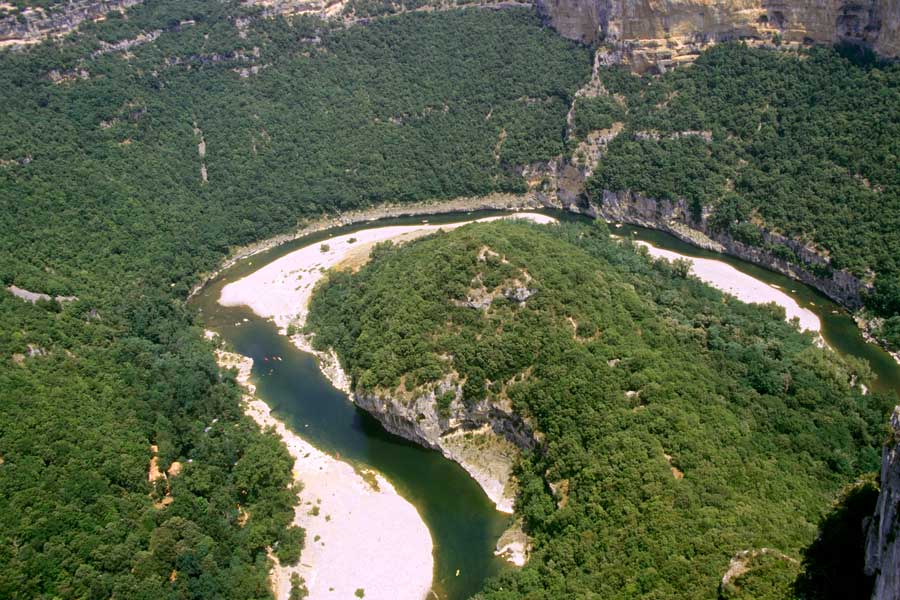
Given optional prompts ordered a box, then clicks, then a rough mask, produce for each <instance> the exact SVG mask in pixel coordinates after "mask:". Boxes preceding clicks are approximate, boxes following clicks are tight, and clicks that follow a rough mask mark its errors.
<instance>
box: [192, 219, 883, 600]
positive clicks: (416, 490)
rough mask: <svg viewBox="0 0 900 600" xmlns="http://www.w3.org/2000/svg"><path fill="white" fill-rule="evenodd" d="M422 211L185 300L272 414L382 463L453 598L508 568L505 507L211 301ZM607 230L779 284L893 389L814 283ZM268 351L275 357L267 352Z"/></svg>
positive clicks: (243, 315)
mask: <svg viewBox="0 0 900 600" xmlns="http://www.w3.org/2000/svg"><path fill="white" fill-rule="evenodd" d="M537 212H544V213H546V214H548V215H550V216H553V217H556V218H558V219H560V220H566V221H571V220H579V219H584V218H583V217H579V216H576V215H571V214H568V213H563V212H560V211H537ZM497 214H503V213H500V212H490V211H482V212H478V213H456V214H450V215H440V216H429V217H427V220H428V222H429V223H430V224H440V223H453V222H459V221H468V220H472V219H473V218H481V217H488V216H493V215H497ZM422 221H423V217H421V216H417V217H404V218H395V219H387V220H381V221H378V222H377V223H371V222H370V223H362V224H358V225H353V226H348V227H339V228H335V229H331V230H328V231H324V232H320V233H316V234H312V235H309V236H306V237H303V238H299V239H297V240H293V241H291V242H288V243H285V244H282V245H280V246H277V247H275V248H273V249H271V250H269V251H267V252H264V253H261V254H257V255H255V256H252V257H249V258H247V259H245V260H242V261H240V262H238V263H237V264H235V265H234V266H232V267H231V268H229V269H227V270H226V271H224V272H223V273H221V274H220V275H219V276H218V277H217V278H215V279H213V280H212V281H210V282H209V283H208V284H207V285H206V286H205V287H204V288H203V289H202V290H201V291H200V293H198V294H197V295H196V296H195V297H194V298H193V299H192V300H191V305H192V306H193V307H194V308H195V309H197V310H198V311H200V313H201V318H202V321H203V322H204V325H205V326H206V327H207V328H209V329H212V330H214V331H216V332H217V333H219V334H220V335H221V336H222V337H223V338H224V340H225V341H226V342H227V344H228V345H230V346H231V347H232V348H233V349H234V350H235V351H236V352H238V353H240V354H243V355H245V356H249V357H251V358H253V359H254V366H253V377H254V383H256V385H257V396H258V397H259V398H260V399H262V400H264V401H265V402H266V403H267V404H268V405H269V406H270V407H271V408H272V411H273V413H274V414H275V415H277V416H278V418H279V419H281V420H282V421H283V422H284V423H285V424H286V425H287V426H288V427H290V428H291V429H293V430H294V431H296V432H298V433H300V434H301V435H302V436H303V437H304V438H305V439H306V440H307V441H309V442H310V443H312V444H313V445H315V446H316V447H318V448H319V449H320V450H322V451H324V452H327V453H330V454H332V455H337V456H339V457H340V458H341V459H342V460H346V461H349V462H351V463H354V464H358V465H360V466H365V467H370V468H372V469H375V470H377V471H379V472H381V473H382V474H383V475H384V476H385V477H386V478H387V479H388V480H390V481H391V482H392V483H393V484H394V486H395V488H396V489H397V491H398V492H399V493H400V494H401V495H402V496H404V497H405V498H406V499H408V500H409V501H410V502H412V503H413V505H415V506H416V508H417V509H418V510H419V513H420V515H421V517H422V519H423V520H424V521H425V523H426V524H427V526H428V528H429V529H430V531H431V535H432V539H433V541H434V560H435V574H434V586H435V594H436V595H437V596H438V597H440V598H446V599H447V600H456V599H460V598H466V597H468V596H470V595H471V594H473V593H475V592H476V591H477V590H478V589H480V587H481V585H482V583H483V582H484V580H485V579H486V578H487V577H490V576H492V575H494V574H496V573H498V572H500V570H502V569H506V568H512V567H509V566H507V564H506V563H505V562H504V561H502V560H501V559H499V558H497V557H495V556H494V554H493V550H494V545H495V543H496V541H497V538H498V537H499V536H500V535H501V533H503V531H504V530H505V529H506V527H507V525H508V524H509V519H510V517H509V516H508V515H504V514H502V513H499V512H497V511H496V510H495V507H494V504H493V503H492V502H491V501H490V500H489V499H488V498H487V496H486V495H485V494H484V492H483V491H482V490H481V488H480V487H479V486H478V484H477V483H475V481H474V480H473V479H471V478H470V477H469V475H468V474H467V473H466V472H465V471H464V470H463V469H462V468H461V467H460V466H458V465H457V464H456V463H453V462H451V461H449V460H447V459H445V458H444V457H443V456H442V455H441V454H439V453H438V452H434V451H431V450H426V449H423V448H421V447H419V446H416V445H414V444H411V443H409V442H407V441H405V440H403V439H400V438H398V437H396V436H394V435H391V434H389V433H387V432H385V431H384V429H382V427H381V425H380V424H379V423H378V422H377V421H376V420H375V419H374V418H373V417H371V416H369V415H368V414H367V413H365V412H364V411H362V410H361V409H358V408H357V407H356V406H354V405H353V404H351V403H350V402H348V401H347V398H346V396H345V395H344V394H343V393H341V392H339V391H338V390H336V389H334V388H333V387H332V386H331V384H330V383H329V382H328V380H327V379H325V377H324V376H323V375H322V374H321V373H320V371H319V369H318V367H317V364H316V361H315V359H314V358H313V357H312V356H311V355H309V354H306V353H303V352H301V351H300V350H298V349H297V348H296V347H294V346H293V345H292V344H291V342H290V341H289V340H288V338H287V337H285V336H281V335H279V334H278V331H277V328H276V327H275V325H274V324H273V323H271V322H269V321H267V320H264V319H261V318H259V317H257V316H256V315H254V314H253V313H252V312H251V311H250V310H249V309H248V308H245V307H238V308H226V307H222V306H220V305H219V304H218V303H217V300H218V298H219V294H220V292H221V289H222V287H223V286H224V285H226V284H227V283H229V282H232V281H236V280H238V279H240V278H242V277H244V276H246V275H248V274H250V273H251V272H253V271H255V270H257V269H259V268H260V267H262V266H264V265H266V264H268V263H269V262H271V261H273V260H275V259H277V258H279V257H281V256H284V255H285V254H287V253H289V252H292V251H293V250H296V249H298V248H301V247H303V246H306V245H309V244H312V243H317V242H319V241H322V240H327V239H328V238H329V237H332V236H335V235H341V234H345V233H352V232H354V231H360V230H362V229H367V228H370V227H382V226H385V225H412V224H418V223H421V222H422ZM615 233H616V234H618V235H625V236H632V237H634V238H635V239H636V240H640V241H646V242H648V243H651V244H653V245H654V246H656V247H658V248H662V249H665V250H671V251H674V252H677V253H679V254H683V255H686V256H691V257H701V258H712V259H716V260H720V261H723V262H726V263H728V264H730V265H732V266H733V267H735V268H737V269H738V270H740V271H742V272H744V273H746V274H748V275H751V276H753V277H755V278H757V279H759V280H761V281H763V282H765V283H768V284H770V285H775V286H778V287H779V288H780V289H781V290H782V291H784V292H785V293H787V294H789V295H790V296H791V297H793V298H794V300H796V301H797V303H798V304H799V305H800V306H801V307H803V308H808V309H810V310H812V311H813V312H814V313H816V315H817V316H818V317H819V319H820V321H821V324H822V331H821V333H822V336H823V337H824V339H825V341H826V342H827V343H828V344H829V345H830V346H831V347H832V348H834V349H835V350H837V351H838V352H841V353H844V354H847V355H852V356H856V357H859V358H862V359H865V360H866V361H867V362H868V363H869V364H870V365H871V368H872V371H873V372H874V374H875V376H876V381H875V382H874V386H875V388H876V389H879V390H900V365H897V363H895V362H894V360H893V359H892V358H891V357H890V355H888V354H887V353H886V352H884V351H883V350H882V349H881V348H879V347H878V346H876V345H874V344H869V343H866V342H865V341H864V340H863V339H862V336H861V335H860V332H859V330H858V329H857V327H856V325H855V323H854V322H853V319H852V318H851V317H850V315H849V314H847V312H846V311H844V310H843V309H841V308H840V307H839V306H838V305H836V304H835V303H833V302H831V301H830V300H828V299H827V298H825V297H824V296H822V295H821V294H819V293H818V292H816V291H815V290H812V289H811V288H808V287H806V286H804V285H803V284H800V283H798V282H795V281H793V280H791V279H789V278H787V277H785V276H782V275H779V274H776V273H773V272H770V271H767V270H765V269H762V268H759V267H756V266H754V265H750V264H748V263H745V262H742V261H740V260H738V259H734V258H731V257H727V256H722V255H719V254H715V253H712V252H708V251H704V250H700V249H698V248H695V247H693V246H690V245H688V244H686V243H684V242H681V241H679V240H677V239H676V238H674V237H672V236H670V235H668V234H665V233H662V232H658V231H653V230H648V229H643V228H638V227H630V226H621V227H619V228H618V229H616V231H615ZM271 356H279V357H281V358H282V360H280V361H274V360H272V361H269V360H267V357H271ZM398 576H402V575H400V574H398Z"/></svg>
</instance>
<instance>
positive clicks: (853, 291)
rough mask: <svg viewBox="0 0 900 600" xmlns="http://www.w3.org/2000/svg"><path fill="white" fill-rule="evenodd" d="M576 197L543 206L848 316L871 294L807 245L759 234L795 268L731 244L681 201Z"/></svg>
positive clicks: (566, 193)
mask: <svg viewBox="0 0 900 600" xmlns="http://www.w3.org/2000/svg"><path fill="white" fill-rule="evenodd" d="M560 184H561V185H563V186H564V185H565V184H566V182H565V181H562V180H560ZM579 194H580V190H579V189H577V188H576V189H574V190H565V189H560V190H559V191H558V192H557V194H556V198H555V199H553V198H548V199H547V202H548V204H551V205H555V206H557V207H559V208H562V209H565V210H568V211H570V212H575V213H581V214H585V215H588V216H591V217H594V218H599V219H604V220H607V221H612V222H616V223H628V224H631V225H639V226H641V227H648V228H651V229H659V230H661V231H665V232H667V233H670V234H672V235H674V236H675V237H677V238H679V239H681V240H682V241H685V242H688V243H689V244H693V245H695V246H698V247H700V248H704V249H707V250H712V251H714V252H722V253H725V254H730V255H732V256H735V257H737V258H740V259H741V260H745V261H747V262H751V263H754V264H757V265H760V266H763V267H766V268H767V269H770V270H772V271H776V272H778V273H782V274H784V275H787V276H788V277H791V278H793V279H796V280H798V281H801V282H803V283H805V284H806V285H809V286H811V287H813V288H815V289H817V290H819V291H820V292H822V293H823V294H825V295H826V296H828V297H829V298H831V299H832V300H834V301H835V302H838V303H839V304H841V305H843V306H845V307H847V308H849V309H851V310H856V309H858V308H860V307H862V298H863V296H864V294H865V293H866V292H870V291H871V283H870V282H867V281H863V280H862V279H860V278H859V277H857V276H855V275H854V274H852V273H850V272H849V271H843V270H839V269H830V268H828V264H829V261H830V259H829V258H828V257H826V256H823V255H822V254H820V253H819V252H817V251H816V249H815V248H812V247H810V246H809V245H806V244H804V243H802V242H800V241H798V240H794V239H791V238H788V237H785V236H783V235H780V234H778V233H775V232H771V231H768V230H766V229H764V228H760V233H761V234H762V236H763V239H764V240H765V241H766V242H767V244H769V245H771V246H787V247H788V248H790V249H791V250H792V251H793V253H794V255H795V256H796V257H798V258H799V260H800V262H793V261H787V260H784V259H783V258H780V257H778V256H775V255H774V254H772V253H771V252H768V251H766V250H764V249H763V248H760V247H757V246H751V245H749V244H745V243H743V242H741V241H739V240H736V239H734V238H733V237H731V236H730V235H729V234H728V233H725V232H721V231H716V230H715V229H714V228H713V227H712V226H711V224H710V217H711V216H712V212H711V210H710V209H704V210H703V212H702V214H700V215H695V214H693V212H692V211H691V210H690V208H689V206H688V203H687V202H685V201H684V200H679V201H677V202H671V201H669V200H658V199H655V198H648V197H647V196H644V195H643V194H640V193H638V192H634V191H631V190H624V191H619V192H613V191H604V192H603V198H602V200H601V201H600V202H599V203H594V202H589V201H587V200H585V199H584V198H583V196H581V195H579ZM825 273H828V274H827V275H826V274H825Z"/></svg>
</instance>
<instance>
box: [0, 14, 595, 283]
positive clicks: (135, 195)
mask: <svg viewBox="0 0 900 600" xmlns="http://www.w3.org/2000/svg"><path fill="white" fill-rule="evenodd" d="M252 14H253V13H248V12H246V11H245V10H244V9H241V8H240V7H239V6H237V3H236V2H230V3H226V4H224V5H223V4H222V3H219V2H200V1H192V2H173V1H160V2H150V3H147V4H146V6H141V7H136V8H134V9H132V10H131V11H129V12H128V18H127V19H122V18H114V17H115V15H114V14H111V15H110V16H109V18H108V19H107V20H106V21H105V22H103V23H101V24H96V25H91V26H83V27H82V29H81V33H79V34H78V35H77V36H75V37H72V38H66V40H65V41H64V42H62V44H61V47H55V46H51V45H44V46H41V47H38V48H35V49H33V50H31V51H28V52H26V53H3V54H0V100H2V102H0V228H2V230H3V231H4V232H8V235H4V236H2V238H0V251H2V252H3V253H4V256H7V257H8V259H7V260H6V261H4V264H3V265H2V269H0V277H2V278H3V279H4V280H7V281H14V282H16V283H18V284H19V285H21V286H23V287H25V288H28V289H39V291H45V292H48V293H60V292H62V293H72V292H73V290H74V289H75V288H79V287H80V288H84V287H86V286H87V285H88V281H87V280H89V279H90V278H94V279H96V280H97V281H90V284H92V285H100V284H102V283H103V282H104V281H108V280H109V278H108V277H107V276H106V274H107V272H108V271H109V270H110V269H112V270H113V271H114V272H123V271H124V272H128V276H129V278H137V277H141V278H152V279H153V280H158V281H160V282H161V283H163V284H164V285H168V284H169V283H175V284H176V286H175V287H176V291H178V292H184V291H185V290H186V288H187V286H188V284H189V282H190V281H192V280H193V278H194V277H195V275H196V273H197V272H198V271H200V270H203V269H208V268H210V267H211V266H212V265H213V264H215V262H216V261H217V260H218V258H219V257H220V256H221V255H222V254H223V253H224V252H225V251H226V250H227V248H228V247H229V246H232V245H235V244H242V243H248V242H251V241H255V240H258V239H260V238H263V237H265V236H268V235H272V234H273V233H275V232H279V231H284V230H286V229H288V228H291V227H293V226H295V225H296V224H297V221H298V219H300V218H302V217H304V216H306V217H308V216H315V215H320V214H322V213H324V212H332V211H341V210H346V209H350V208H358V207H361V206H368V205H371V204H373V203H376V202H384V201H407V200H422V199H434V198H446V197H454V196H462V195H479V194H485V193H488V192H492V191H517V190H521V189H522V185H523V184H522V180H521V177H519V176H517V175H516V174H515V167H516V166H517V165H523V164H526V163H529V162H531V161H533V160H538V159H547V158H550V157H552V156H554V155H556V154H559V153H561V152H562V148H563V134H564V126H565V115H566V111H567V110H568V104H569V101H570V96H571V95H572V94H573V93H574V91H575V90H576V89H577V88H578V87H579V86H580V85H581V82H582V80H584V79H585V78H586V77H587V74H588V72H589V56H588V53H587V51H586V50H584V49H578V48H575V47H574V45H573V44H572V43H571V42H567V41H565V40H562V39H561V38H559V37H558V36H556V35H555V34H554V33H553V32H552V31H551V30H548V29H545V28H542V27H540V23H539V21H538V19H537V17H536V16H534V15H533V14H531V13H530V12H528V11H523V10H518V11H488V10H485V11H481V10H477V9H473V10H465V11H455V12H447V13H441V14H437V15H427V14H415V15H408V16H404V17H397V18H392V19H386V20H382V21H377V22H374V23H372V24H369V25H366V26H358V27H351V28H349V29H345V28H344V27H341V26H334V25H328V24H325V23H323V22H320V21H315V20H306V19H296V20H293V21H285V20H284V19H281V18H274V19H263V18H256V19H251V18H250V17H251V16H252ZM237 17H242V18H243V19H249V24H248V22H247V21H240V22H238V21H239V20H238V19H237ZM239 25H240V27H239ZM148 32H151V33H152V32H156V33H158V38H156V39H155V40H154V41H151V42H146V43H141V44H137V45H134V46H132V47H131V48H130V49H128V50H127V52H126V50H124V49H122V50H119V51H109V48H110V46H109V45H108V44H116V43H119V42H120V41H122V40H125V41H128V40H140V38H139V36H140V35H141V34H142V33H145V34H146V33H148ZM242 36H243V37H242ZM104 44H107V45H104ZM97 52H100V54H95V53H97ZM51 72H53V74H52V75H51ZM82 72H83V74H82ZM242 73H243V74H246V75H247V76H246V77H242ZM54 79H55V80H56V81H54ZM501 134H502V135H501ZM201 143H202V144H203V146H202V148H203V149H202V150H201ZM201 154H202V156H201ZM202 170H205V172H206V177H207V179H208V181H206V182H204V180H203V175H202V173H201V171H202ZM45 267H50V268H52V269H53V273H52V275H50V276H48V274H47V271H46V270H45ZM97 275H99V277H98V276H97ZM40 288H43V289H40ZM51 288H52V289H51Z"/></svg>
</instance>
